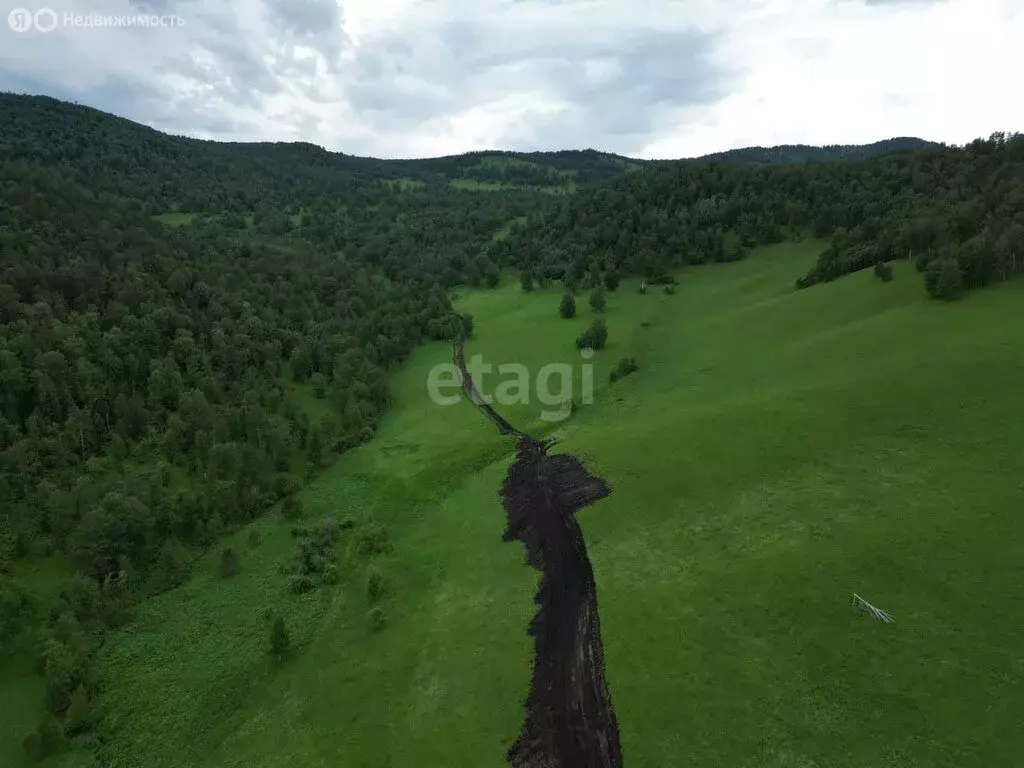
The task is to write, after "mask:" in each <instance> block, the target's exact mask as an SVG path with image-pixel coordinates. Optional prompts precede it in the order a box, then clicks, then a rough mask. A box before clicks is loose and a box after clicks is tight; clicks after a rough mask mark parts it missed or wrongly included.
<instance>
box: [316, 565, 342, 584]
mask: <svg viewBox="0 0 1024 768" xmlns="http://www.w3.org/2000/svg"><path fill="white" fill-rule="evenodd" d="M320 578H321V580H322V581H323V583H324V584H337V583H338V579H339V576H338V566H336V565H334V563H329V564H328V565H325V566H324V572H323V574H321V576H320Z"/></svg>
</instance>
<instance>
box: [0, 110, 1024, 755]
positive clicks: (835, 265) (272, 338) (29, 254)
mask: <svg viewBox="0 0 1024 768" xmlns="http://www.w3.org/2000/svg"><path fill="white" fill-rule="evenodd" d="M726 155H728V156H726ZM726 155H723V156H721V157H720V158H718V159H717V161H715V162H712V161H709V160H702V161H680V162H666V161H658V162H645V161H636V160H631V159H628V158H622V157H617V156H614V155H608V154H604V153H600V152H595V151H592V150H588V151H583V152H555V153H534V154H520V153H501V152H488V153H472V154H468V155H464V156H459V157H452V158H437V159H429V160H398V161H381V160H374V159H370V158H358V157H352V156H348V155H342V154H337V153H331V152H327V151H325V150H323V149H321V148H319V147H315V146H312V145H308V144H251V145H242V144H217V143H214V142H204V141H198V140H194V139H186V138H181V137H172V136H167V135H164V134H161V133H159V132H157V131H154V130H152V129H149V128H146V127H144V126H140V125H137V124H135V123H131V122H130V121H127V120H122V119H119V118H114V117H111V116H109V115H105V114H103V113H101V112H98V111H95V110H91V109H88V108H85V107H80V106H76V105H69V104H64V103H61V102H59V101H56V100H53V99H47V98H43V97H23V96H14V95H10V94H0V510H2V513H0V647H2V648H3V651H4V652H5V653H7V652H11V653H14V652H18V653H27V654H30V655H31V656H32V657H33V658H34V659H36V661H37V662H38V667H39V669H40V670H41V672H42V674H43V675H44V676H45V678H46V706H47V711H48V716H47V719H46V720H44V722H43V724H42V725H41V726H40V729H39V732H38V733H35V734H32V735H31V736H30V738H29V740H28V741H27V748H29V751H30V752H33V753H36V754H42V753H44V752H45V751H46V745H47V744H48V743H50V740H51V737H52V735H53V733H55V732H56V731H57V730H59V729H63V730H66V731H68V732H80V731H85V730H88V728H89V726H90V724H91V723H92V722H93V717H92V715H90V714H89V713H90V712H92V709H91V706H90V701H91V699H92V697H93V696H94V695H95V692H96V681H95V680H94V678H93V676H92V673H91V671H90V663H89V659H90V656H91V654H92V653H93V651H94V650H95V648H96V646H97V644H98V643H99V642H101V641H102V635H103V631H104V628H105V627H108V626H112V625H116V624H119V623H122V622H124V621H126V620H127V619H128V617H129V615H130V610H131V606H132V605H133V604H134V603H135V602H137V601H138V600H139V599H140V598H142V597H143V596H145V595H147V594H151V593H153V592H156V591H160V590H163V589H166V588H169V587H172V586H174V585H176V584H178V583H180V582H181V581H182V580H183V579H184V578H185V577H186V575H187V562H188V553H189V552H190V551H191V550H193V549H195V548H201V547H206V546H209V545H211V544H212V543H214V542H215V541H216V540H217V539H218V538H219V537H220V536H221V535H222V534H223V533H224V532H226V531H228V530H230V529H231V528H233V527H236V526H238V525H240V524H242V523H244V522H246V521H248V520H251V519H252V518H253V517H255V516H257V515H259V514H261V513H262V512H264V511H266V510H267V509H269V508H271V507H272V506H273V505H275V504H277V503H278V502H282V501H283V502H285V504H286V505H288V504H292V503H293V502H292V501H291V500H292V499H293V498H294V494H295V493H296V491H297V490H298V489H299V487H300V486H301V484H302V483H303V482H304V481H305V480H306V478H307V477H308V476H309V475H310V474H311V473H313V472H316V471H317V469H318V467H320V466H321V465H322V464H324V463H325V462H326V461H327V460H328V458H329V456H330V455H331V454H332V453H337V452H342V451H345V450H347V449H349V448H351V447H353V446H355V445H357V444H359V443H360V442H362V441H365V440H367V439H368V438H369V437H371V436H372V435H373V432H374V429H375V427H376V425H377V423H378V421H379V419H380V418H381V416H382V414H383V413H384V412H385V410H386V409H387V406H388V386H387V373H388V371H389V370H390V369H391V368H392V367H394V366H395V365H396V364H398V363H400V362H401V361H402V360H404V359H405V357H406V356H407V355H408V354H409V352H410V351H411V350H412V349H413V348H414V347H415V346H416V345H418V344H421V343H423V342H424V341H426V340H430V339H447V338H450V337H452V336H453V335H455V334H458V333H460V332H461V331H460V329H461V328H462V325H461V324H460V323H459V322H458V320H457V318H455V317H454V316H453V315H452V312H451V305H450V302H449V292H450V289H451V288H453V287H454V286H458V285H463V284H468V285H474V286H485V287H487V286H494V285H496V284H497V283H498V281H499V279H500V275H501V271H502V270H503V269H507V268H517V269H519V270H520V271H521V273H522V279H523V284H524V287H526V288H529V287H530V286H532V284H533V283H534V281H541V282H543V281H551V280H562V281H565V283H566V287H567V289H569V291H570V292H571V291H572V290H573V289H575V288H576V287H577V286H578V285H580V284H582V283H583V282H584V281H590V283H604V284H605V285H607V286H608V287H609V288H614V286H615V285H616V284H617V282H618V279H619V276H620V275H625V274H639V275H643V276H645V277H647V278H648V279H650V280H659V279H662V278H665V277H666V276H667V274H668V272H669V271H671V270H673V269H674V268H677V267H681V266H683V265H688V264H701V263H706V262H713V261H728V260H733V259H738V258H742V257H743V256H744V255H745V252H746V249H748V248H750V247H752V246H755V245H757V244H761V243H773V242H778V241H781V240H783V239H785V238H790V237H802V236H804V235H806V234H813V235H814V236H816V237H828V238H830V242H831V245H830V247H829V248H828V249H827V250H825V252H824V253H823V254H822V256H821V259H820V261H819V263H818V264H817V265H816V266H815V267H814V269H813V270H811V272H810V273H809V274H808V275H806V276H804V277H801V278H800V280H799V286H800V287H806V286H809V285H811V284H813V283H816V282H821V281H825V280H831V279H834V278H836V277H839V276H840V275H842V274H845V273H847V272H850V271H853V270H856V269H861V268H865V267H871V266H874V265H876V264H878V263H879V262H884V261H887V260H891V259H898V258H913V259H914V260H915V261H916V263H917V265H918V266H919V268H920V269H921V270H922V271H923V272H924V274H925V281H926V285H927V286H928V289H929V291H931V292H932V293H933V294H934V295H937V296H950V297H951V296H954V295H957V294H958V293H959V292H960V291H961V290H962V289H963V288H965V287H966V288H973V287H980V286H983V285H985V284H986V283H988V282H992V281H996V280H1005V279H1009V278H1011V277H1013V276H1015V275H1017V274H1019V273H1020V272H1021V271H1024V258H1021V255H1020V254H1021V249H1022V248H1024V138H1022V137H1020V136H1002V135H997V136H993V137H992V138H990V139H988V140H984V141H976V142H974V143H972V144H970V145H968V146H967V147H965V148H950V147H940V146H933V145H927V143H925V142H919V141H918V140H903V139H899V140H892V141H890V142H882V143H880V144H877V145H870V146H869V147H865V148H850V147H830V148H824V149H819V148H793V147H789V148H780V149H778V150H762V149H760V148H757V149H753V150H739V151H736V152H733V153H726ZM863 158H870V159H863ZM828 160H836V161H837V162H827V161H828ZM460 181H461V182H465V181H471V182H478V183H490V184H492V185H493V186H492V187H491V188H489V189H488V191H471V190H469V189H465V188H459V186H458V182H460ZM552 187H559V188H562V189H563V190H564V191H567V192H574V194H565V195H563V196H560V197H555V196H552V195H550V194H546V192H549V191H550V188H552ZM310 400H313V401H319V403H318V405H317V407H316V408H312V409H311V408H310V407H308V406H309V402H308V401H310ZM324 414H326V415H324ZM49 557H56V558H59V559H60V560H61V561H62V562H65V563H67V564H68V571H69V572H71V573H74V574H75V575H74V577H73V578H71V579H70V580H68V581H67V583H66V584H65V585H64V587H63V589H62V590H61V593H60V597H59V599H58V600H57V601H56V603H55V604H46V605H41V604H37V602H36V601H34V600H33V599H32V598H31V597H30V594H29V591H28V590H26V589H25V588H24V585H23V584H22V583H21V582H20V581H19V578H17V577H16V572H17V570H18V569H17V565H18V564H19V563H21V562H23V561H26V560H31V559H38V558H49Z"/></svg>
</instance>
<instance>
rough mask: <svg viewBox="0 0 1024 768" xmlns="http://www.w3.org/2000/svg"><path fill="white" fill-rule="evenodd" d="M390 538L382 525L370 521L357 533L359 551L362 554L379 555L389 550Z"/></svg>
mask: <svg viewBox="0 0 1024 768" xmlns="http://www.w3.org/2000/svg"><path fill="white" fill-rule="evenodd" d="M391 549H392V547H391V540H390V539H389V538H388V532H387V531H386V530H384V527H383V526H382V525H379V524H377V523H371V524H370V525H368V526H367V527H366V529H365V530H364V531H363V532H362V533H361V534H360V535H359V552H360V554H363V555H379V554H383V553H384V552H390V551H391Z"/></svg>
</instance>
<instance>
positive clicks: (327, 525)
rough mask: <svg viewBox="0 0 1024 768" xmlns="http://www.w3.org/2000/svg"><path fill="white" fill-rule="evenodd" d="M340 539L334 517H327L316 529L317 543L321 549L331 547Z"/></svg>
mask: <svg viewBox="0 0 1024 768" xmlns="http://www.w3.org/2000/svg"><path fill="white" fill-rule="evenodd" d="M337 537H338V524H337V522H335V520H334V518H333V517H325V518H324V519H323V520H321V521H320V525H318V526H317V529H316V538H317V542H318V543H319V544H320V546H321V547H329V546H331V545H333V544H334V540H335V539H336V538H337Z"/></svg>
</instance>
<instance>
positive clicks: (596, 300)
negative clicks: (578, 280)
mask: <svg viewBox="0 0 1024 768" xmlns="http://www.w3.org/2000/svg"><path fill="white" fill-rule="evenodd" d="M605 303H606V302H605V298H604V288H602V287H601V286H598V287H597V288H595V289H594V291H593V293H591V294H590V308H591V309H592V310H594V311H595V312H604V307H605Z"/></svg>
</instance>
